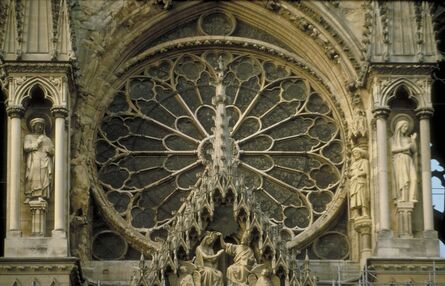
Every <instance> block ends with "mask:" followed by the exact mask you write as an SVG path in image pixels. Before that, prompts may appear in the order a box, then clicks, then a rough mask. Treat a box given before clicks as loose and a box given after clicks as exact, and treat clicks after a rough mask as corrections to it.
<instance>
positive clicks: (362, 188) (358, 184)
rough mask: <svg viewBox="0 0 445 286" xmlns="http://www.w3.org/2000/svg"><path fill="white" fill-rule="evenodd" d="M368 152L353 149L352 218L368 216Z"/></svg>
mask: <svg viewBox="0 0 445 286" xmlns="http://www.w3.org/2000/svg"><path fill="white" fill-rule="evenodd" d="M366 155H367V152H366V151H365V150H363V149H362V148H360V147H355V148H354V149H352V159H353V161H352V164H351V171H350V172H349V177H350V178H351V188H350V193H349V195H350V208H351V212H352V217H353V218H356V217H359V216H368V209H369V186H368V174H369V166H368V160H367V159H366Z"/></svg>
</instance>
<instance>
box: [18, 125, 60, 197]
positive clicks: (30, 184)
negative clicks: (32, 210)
mask: <svg viewBox="0 0 445 286" xmlns="http://www.w3.org/2000/svg"><path fill="white" fill-rule="evenodd" d="M29 125H30V129H31V132H32V133H31V134H28V135H26V136H25V142H24V151H25V154H26V173H25V184H26V187H25V197H26V199H25V202H26V203H27V202H29V201H30V200H38V201H43V200H44V201H48V200H49V198H50V193H51V190H50V189H51V182H52V177H53V155H54V145H53V142H52V141H51V139H50V138H49V137H48V136H46V135H45V125H46V121H45V119H44V118H41V117H36V118H34V119H32V120H31V121H30V123H29Z"/></svg>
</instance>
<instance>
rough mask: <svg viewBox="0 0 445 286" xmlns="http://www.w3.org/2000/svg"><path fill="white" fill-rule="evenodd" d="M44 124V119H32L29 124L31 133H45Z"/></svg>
mask: <svg viewBox="0 0 445 286" xmlns="http://www.w3.org/2000/svg"><path fill="white" fill-rule="evenodd" d="M45 124H46V122H45V119H43V118H41V117H36V118H33V119H32V120H31V121H30V122H29V125H30V126H31V130H32V132H34V133H37V134H43V133H44V132H45Z"/></svg>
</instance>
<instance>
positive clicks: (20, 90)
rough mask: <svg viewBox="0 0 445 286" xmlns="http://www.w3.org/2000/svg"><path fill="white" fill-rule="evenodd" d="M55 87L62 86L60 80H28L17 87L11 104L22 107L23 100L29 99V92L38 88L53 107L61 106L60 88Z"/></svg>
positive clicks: (35, 78) (41, 78)
mask: <svg viewBox="0 0 445 286" xmlns="http://www.w3.org/2000/svg"><path fill="white" fill-rule="evenodd" d="M56 85H62V82H61V79H60V78H57V79H53V80H52V81H51V80H50V79H47V78H44V77H32V78H29V79H27V80H26V81H25V82H23V83H21V84H20V85H19V86H18V87H17V89H16V92H15V96H14V98H12V99H11V104H12V105H15V106H22V105H23V102H24V100H25V99H29V98H31V90H32V89H33V88H34V87H35V86H38V87H39V88H41V89H42V91H43V94H44V98H45V99H48V100H49V101H51V103H52V104H53V106H61V105H62V99H61V95H60V87H57V86H56Z"/></svg>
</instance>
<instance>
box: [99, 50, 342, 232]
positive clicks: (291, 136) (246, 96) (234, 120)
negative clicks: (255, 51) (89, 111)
mask: <svg viewBox="0 0 445 286" xmlns="http://www.w3.org/2000/svg"><path fill="white" fill-rule="evenodd" d="M218 55H221V56H222V57H224V59H225V62H226V63H227V75H226V76H225V79H224V84H225V85H226V94H227V101H228V105H227V108H226V109H227V113H228V114H229V115H230V116H231V118H230V120H229V122H228V125H229V127H230V128H231V129H232V130H231V134H230V135H229V136H231V137H232V138H233V139H232V140H233V143H231V146H232V147H231V148H232V157H233V159H234V160H235V161H236V162H238V164H239V170H240V172H241V173H242V174H243V176H244V177H245V180H247V182H246V185H249V186H252V187H254V189H255V191H254V195H255V197H256V198H257V199H258V200H259V201H260V202H261V205H262V208H263V211H265V212H267V213H270V216H271V219H272V220H273V221H276V222H282V223H284V225H285V228H286V229H288V230H289V234H290V236H291V237H294V236H296V235H298V234H299V233H300V232H302V231H304V230H305V229H308V228H309V227H310V226H311V224H312V223H313V222H314V221H315V220H316V219H317V218H318V217H319V216H320V215H321V214H323V213H324V212H325V210H326V207H327V205H328V204H329V202H330V201H332V200H333V198H334V196H335V194H336V190H337V187H338V185H339V182H340V178H341V173H342V168H343V161H344V159H343V148H344V147H343V143H342V139H341V129H340V127H339V126H338V125H337V123H336V119H335V115H334V113H333V112H332V108H331V107H330V104H329V103H327V102H326V101H325V100H324V99H323V97H322V96H321V95H320V94H319V93H317V92H315V91H314V90H313V88H312V87H311V85H310V84H309V82H308V81H307V80H306V79H304V78H301V77H299V76H298V75H297V74H295V73H294V72H293V71H291V70H290V69H289V68H288V67H285V66H284V65H281V64H277V63H274V62H273V61H271V60H265V59H263V58H261V57H257V56H252V55H250V56H248V55H246V54H244V53H242V52H227V51H224V52H222V51H221V52H217V51H214V52H204V53H202V52H192V53H189V54H186V55H182V56H171V57H168V58H164V59H162V60H160V61H158V62H156V63H153V64H149V65H147V66H146V67H145V68H144V69H143V71H140V75H138V76H133V77H132V78H130V79H129V80H128V81H127V83H126V85H125V87H124V88H123V89H122V90H121V91H120V92H119V93H118V94H117V95H116V96H115V98H114V100H113V102H112V103H111V104H110V106H109V109H108V112H107V114H106V115H105V117H104V120H103V124H102V127H101V129H100V133H99V136H98V140H97V150H96V160H97V163H98V174H99V179H100V182H101V185H102V186H103V187H104V189H105V190H106V191H107V199H108V200H109V201H110V202H111V203H112V204H113V205H114V208H115V210H116V211H117V212H119V213H120V215H121V216H122V217H124V218H125V219H126V220H127V221H128V222H129V223H131V224H132V226H133V227H135V228H137V229H138V230H139V231H141V232H142V233H145V234H146V233H147V232H149V233H150V235H149V238H150V239H154V237H153V236H152V235H151V233H154V232H153V231H152V230H155V229H158V228H159V227H161V226H162V225H163V224H165V223H167V224H168V223H169V221H171V219H172V217H173V216H172V213H171V212H172V211H174V209H175V208H176V209H179V207H180V205H181V198H182V200H184V199H185V198H186V197H187V194H189V193H190V192H191V190H192V189H193V188H192V186H193V185H195V184H199V183H200V182H201V181H202V178H199V179H198V178H195V177H194V176H195V174H199V173H201V172H202V170H203V165H206V164H208V163H209V162H210V161H212V160H211V157H210V156H209V155H208V151H209V150H210V149H211V146H212V142H213V141H214V136H213V135H211V134H212V130H211V129H212V126H213V125H214V124H213V122H212V120H211V117H212V116H213V115H214V114H215V107H213V106H212V102H211V101H212V100H211V98H212V95H213V94H214V92H215V87H214V84H215V70H214V69H213V66H215V65H216V58H217V56H218ZM195 71H198V72H195ZM147 158H150V160H147ZM321 172H323V174H324V175H323V176H320V174H321ZM155 186H156V190H155V189H151V188H152V187H155ZM174 190H176V191H174ZM320 198H324V199H323V200H321V201H324V203H321V204H320V202H321V201H319V199H320Z"/></svg>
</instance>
